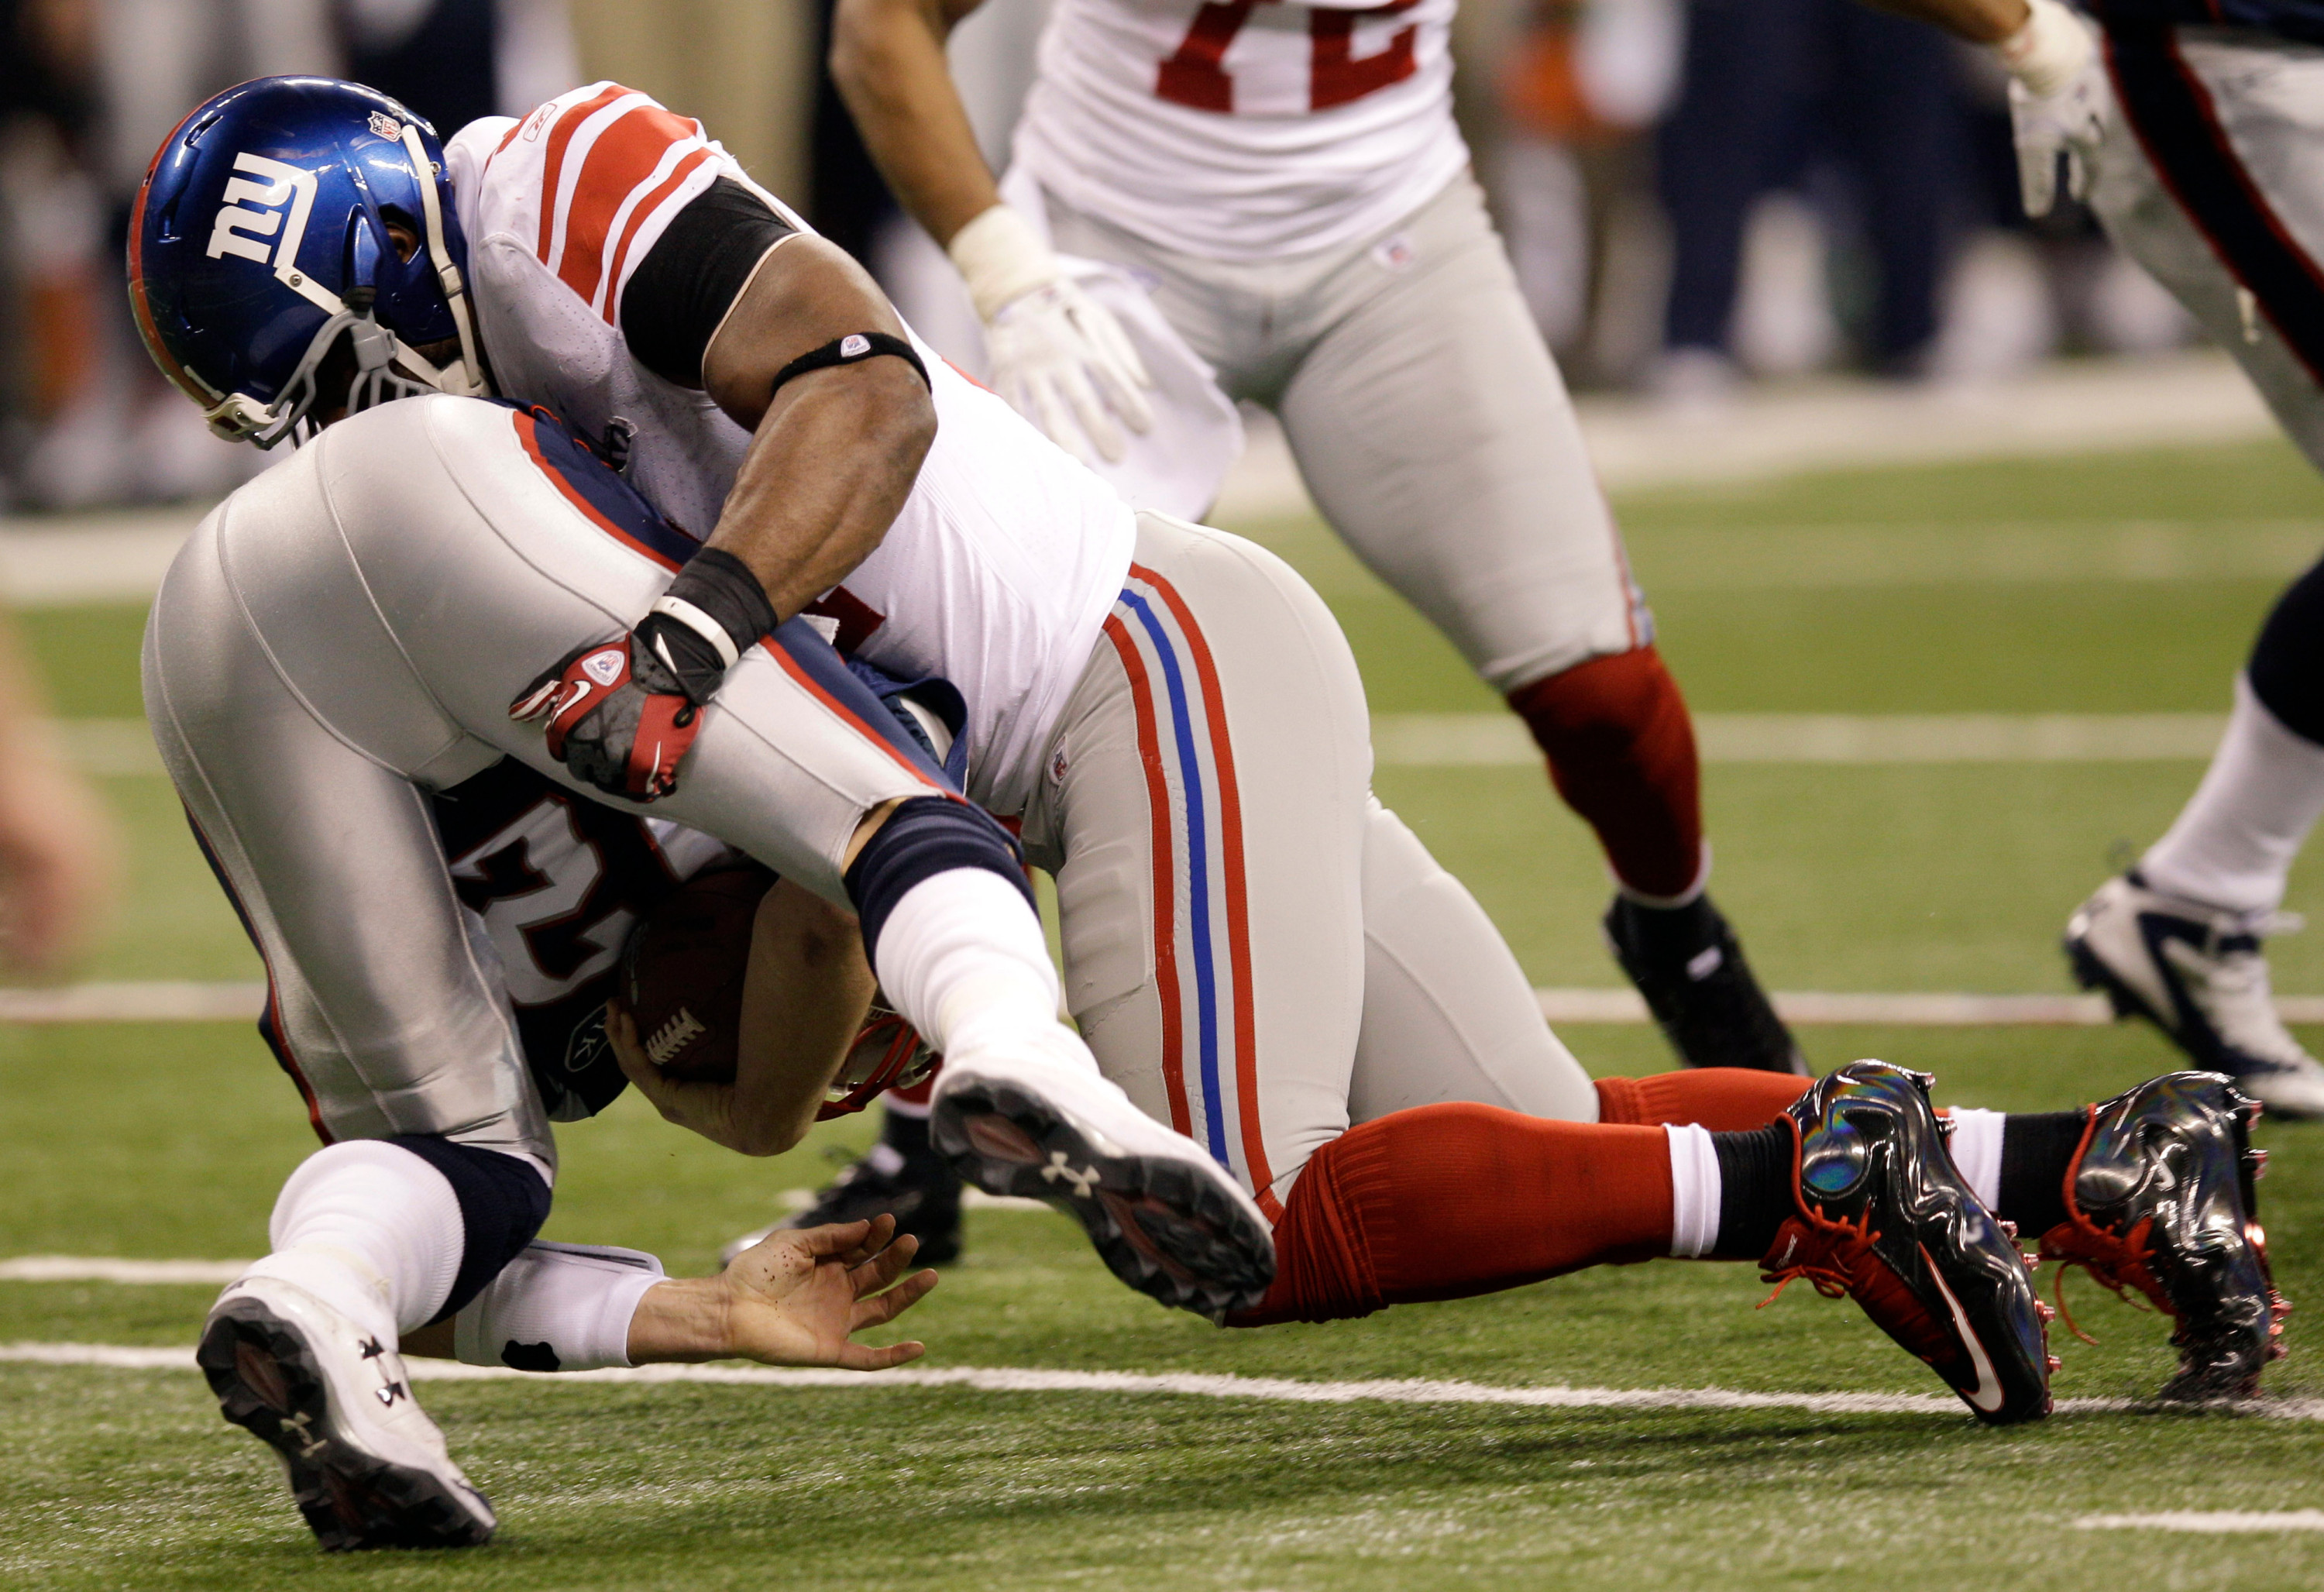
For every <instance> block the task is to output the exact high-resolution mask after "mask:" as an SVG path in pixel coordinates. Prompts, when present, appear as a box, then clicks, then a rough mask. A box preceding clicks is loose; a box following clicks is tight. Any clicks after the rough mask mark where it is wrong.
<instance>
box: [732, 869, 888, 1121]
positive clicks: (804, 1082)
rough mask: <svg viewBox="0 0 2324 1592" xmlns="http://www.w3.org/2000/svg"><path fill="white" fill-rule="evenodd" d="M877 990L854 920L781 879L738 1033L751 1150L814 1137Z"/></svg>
mask: <svg viewBox="0 0 2324 1592" xmlns="http://www.w3.org/2000/svg"><path fill="white" fill-rule="evenodd" d="M872 989H873V980H872V977H871V968H870V966H869V965H868V964H866V962H864V960H863V941H862V931H861V929H860V928H859V927H858V925H857V924H856V921H855V917H854V915H853V913H848V912H843V911H841V910H840V909H839V908H838V907H836V906H832V905H830V904H829V903H828V902H826V901H825V900H824V899H823V898H822V897H819V896H816V895H815V894H814V893H813V892H811V891H809V890H807V889H806V888H804V887H802V886H799V885H797V884H794V883H792V882H791V881H790V880H788V879H779V880H778V881H776V884H775V886H774V888H772V889H770V890H769V891H768V892H767V894H766V897H765V899H764V900H762V901H761V902H760V904H759V914H758V917H757V919H756V920H755V921H754V922H753V924H752V931H751V961H750V964H749V969H748V971H746V973H745V974H744V979H743V985H742V1029H741V1032H740V1034H739V1035H737V1036H736V1052H735V1066H734V1085H735V1097H736V1098H735V1109H736V1116H737V1118H739V1119H740V1120H739V1122H738V1124H737V1126H738V1127H739V1129H740V1130H741V1136H742V1139H743V1140H744V1142H743V1144H742V1145H741V1146H737V1147H739V1148H741V1149H742V1151H743V1153H744V1154H746V1155H780V1154H781V1153H782V1152H783V1151H785V1150H788V1149H789V1148H791V1147H792V1146H795V1145H797V1144H798V1142H799V1140H800V1139H802V1138H804V1137H805V1136H807V1129H808V1128H809V1127H813V1126H814V1125H815V1118H816V1111H817V1110H818V1109H820V1108H821V1106H822V1104H823V1100H824V1096H825V1091H826V1090H829V1089H830V1087H831V1081H832V1079H833V1078H834V1077H835V1076H836V1075H837V1074H838V1072H839V1068H840V1065H841V1063H844V1061H845V1060H846V1059H847V1051H848V1047H849V1046H850V1045H851V1044H853V1042H854V1038H855V1035H856V1033H857V1031H858V1030H860V1029H861V1028H862V1026H863V1018H864V1014H865V1012H866V1011H867V1010H868V1009H869V1008H870V1007H871V992H872Z"/></svg>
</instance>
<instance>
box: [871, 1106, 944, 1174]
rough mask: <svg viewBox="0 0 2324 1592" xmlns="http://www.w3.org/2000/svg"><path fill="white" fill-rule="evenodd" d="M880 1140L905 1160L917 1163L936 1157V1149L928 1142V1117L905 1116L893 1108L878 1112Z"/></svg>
mask: <svg viewBox="0 0 2324 1592" xmlns="http://www.w3.org/2000/svg"><path fill="white" fill-rule="evenodd" d="M880 1116H881V1127H880V1142H881V1143H882V1144H884V1145H886V1146H888V1147H889V1148H890V1149H891V1150H893V1151H895V1152H896V1154H898V1155H901V1156H902V1157H903V1158H904V1159H905V1160H907V1161H909V1162H911V1163H913V1164H916V1165H917V1164H919V1163H921V1162H924V1161H933V1160H935V1159H936V1149H935V1147H934V1146H931V1145H930V1144H929V1143H928V1119H927V1118H926V1117H907V1116H906V1115H904V1113H903V1112H901V1111H899V1110H895V1109H888V1110H885V1111H882V1112H881V1113H880Z"/></svg>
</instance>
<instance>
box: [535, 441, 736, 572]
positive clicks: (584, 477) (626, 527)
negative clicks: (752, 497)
mask: <svg viewBox="0 0 2324 1592" xmlns="http://www.w3.org/2000/svg"><path fill="white" fill-rule="evenodd" d="M510 407H512V408H515V407H516V406H514V405H511V406H510ZM515 419H516V428H517V435H518V436H519V437H521V438H522V439H523V442H524V447H525V451H526V452H527V453H529V454H530V455H531V456H532V459H533V462H534V463H535V464H537V465H539V466H540V468H541V471H542V473H543V474H546V475H548V476H549V479H550V480H551V481H552V482H553V483H555V484H556V485H557V486H558V489H559V490H560V491H561V492H563V493H564V495H565V498H566V501H567V502H570V503H572V504H573V505H574V506H575V507H576V508H577V509H579V510H580V511H582V512H583V513H585V514H586V515H588V516H589V518H590V519H592V520H595V521H596V522H597V524H598V526H599V527H600V528H601V529H605V530H609V531H611V532H613V534H614V535H615V536H617V537H619V538H622V540H624V541H626V542H628V543H630V544H631V545H632V547H634V548H637V549H638V550H639V551H640V552H642V553H645V554H647V555H648V556H649V557H652V558H653V559H654V560H655V561H656V562H658V563H661V564H666V565H668V566H670V567H671V568H673V569H675V568H676V567H678V566H679V565H681V564H683V563H685V562H686V561H687V559H689V558H691V557H694V555H695V554H696V552H697V551H699V550H700V549H701V547H702V544H701V543H700V542H699V541H696V539H695V538H693V537H692V536H690V535H688V534H687V532H686V530H685V529H682V528H681V527H679V526H678V525H675V524H673V523H671V522H670V521H669V520H665V519H663V518H662V516H661V515H660V514H659V512H658V511H656V510H655V509H654V506H653V505H652V504H651V503H649V502H646V500H645V499H644V498H643V497H641V496H640V495H639V493H638V490H637V488H635V487H633V486H632V485H631V484H630V483H628V482H626V481H624V480H622V478H621V477H620V476H619V475H617V474H614V473H613V467H612V466H611V465H607V464H606V463H605V461H604V459H602V458H600V457H598V456H597V454H596V453H595V450H593V449H592V448H591V447H590V446H589V445H588V443H586V441H584V440H583V439H582V437H580V435H579V434H578V433H576V431H574V430H573V428H571V427H569V426H567V425H566V424H565V422H564V421H562V420H560V419H558V418H557V417H556V416H555V415H553V414H551V413H549V410H545V409H541V408H539V406H538V405H536V406H534V407H532V408H530V409H518V410H517V412H516V416H515Z"/></svg>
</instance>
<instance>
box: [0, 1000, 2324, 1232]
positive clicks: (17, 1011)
mask: <svg viewBox="0 0 2324 1592" xmlns="http://www.w3.org/2000/svg"><path fill="white" fill-rule="evenodd" d="M1534 993H1535V996H1537V997H1538V998H1540V1000H1541V1009H1542V1015H1543V1016H1544V1017H1547V1018H1548V1019H1549V1020H1550V1021H1551V1022H1552V1023H1643V1022H1645V1021H1646V1004H1645V1003H1644V1002H1643V1001H1641V1000H1640V999H1639V998H1638V997H1637V993H1636V992H1635V991H1633V990H1628V989H1536V990H1535V991H1534ZM265 1002H266V986H265V985H263V984H258V983H248V984H243V983H225V984H195V983H152V984H134V983H119V984H68V985H65V986H64V987H62V988H61V989H0V1023H218V1022H235V1023H240V1022H250V1021H254V1020H255V1019H256V1018H257V1017H258V1013H259V1008H261V1007H263V1005H264V1004H265ZM2275 1008H2276V1010H2277V1011H2278V1012H2280V1013H2282V1017H2283V1020H2284V1021H2285V1022H2287V1023H2324V996H2319V995H2279V996H2277V997H2276V998H2275ZM1775 1009H1776V1011H1777V1012H1779V1013H1781V1014H1782V1015H1783V1017H1784V1021H1786V1022H1789V1023H1794V1024H1797V1025H1800V1026H1804V1027H1820V1026H1831V1025H1834V1024H1841V1025H1861V1026H1876V1027H1877V1026H1886V1027H1903V1028H1989V1027H1990V1028H2016V1027H2037V1028H2039V1027H2075V1028H2088V1027H2102V1026H2105V1025H2106V1024H2107V1023H2109V1022H2111V1021H2113V1017H2112V1015H2111V1014H2110V1013H2109V1012H2108V1011H2107V1004H2106V1002H2105V1001H2104V1000H2103V999H2101V998H2098V996H2095V995H1973V994H1967V993H1951V992H1945V991H1936V992H1928V993H1923V992H1916V991H1879V990H1867V991H1862V992H1858V991H1852V990H1849V991H1821V990H1813V989H1779V990H1777V991H1776V992H1775ZM794 1192H795V1191H794Z"/></svg>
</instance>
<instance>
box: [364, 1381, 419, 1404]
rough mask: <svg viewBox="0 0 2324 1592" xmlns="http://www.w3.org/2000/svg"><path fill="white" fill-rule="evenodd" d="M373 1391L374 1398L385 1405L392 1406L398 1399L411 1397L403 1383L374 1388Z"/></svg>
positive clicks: (392, 1383)
mask: <svg viewBox="0 0 2324 1592" xmlns="http://www.w3.org/2000/svg"><path fill="white" fill-rule="evenodd" d="M372 1391H373V1394H374V1397H376V1398H377V1399H378V1400H379V1402H380V1403H383V1404H390V1405H392V1404H393V1403H395V1401H396V1400H398V1399H401V1398H410V1396H411V1395H410V1394H409V1393H406V1392H405V1391H404V1389H403V1384H402V1383H401V1382H391V1383H389V1384H388V1385H386V1386H385V1387H380V1388H374V1389H373V1390H372Z"/></svg>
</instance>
